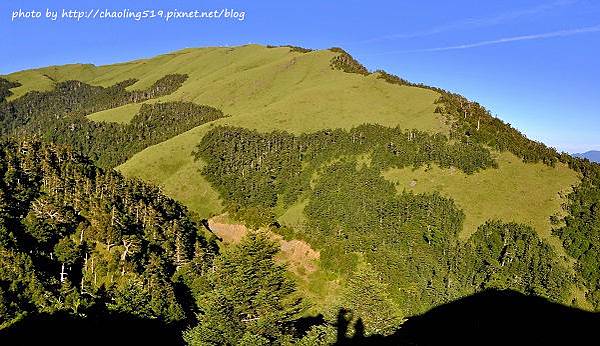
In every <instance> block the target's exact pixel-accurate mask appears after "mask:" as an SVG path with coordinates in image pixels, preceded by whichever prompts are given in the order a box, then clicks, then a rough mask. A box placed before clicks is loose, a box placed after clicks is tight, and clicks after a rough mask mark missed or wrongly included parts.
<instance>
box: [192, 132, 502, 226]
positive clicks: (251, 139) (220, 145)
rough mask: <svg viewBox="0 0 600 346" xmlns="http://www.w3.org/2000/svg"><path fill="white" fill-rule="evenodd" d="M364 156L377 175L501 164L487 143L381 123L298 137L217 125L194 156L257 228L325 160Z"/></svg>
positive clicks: (242, 216) (290, 198)
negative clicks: (399, 170) (431, 167)
mask: <svg viewBox="0 0 600 346" xmlns="http://www.w3.org/2000/svg"><path fill="white" fill-rule="evenodd" d="M361 154H364V155H368V156H369V157H370V165H371V166H372V167H374V169H376V170H379V171H381V170H383V169H386V168H390V167H398V168H401V167H411V166H412V167H420V166H422V165H429V164H437V165H439V166H441V167H450V166H453V167H457V168H459V169H461V170H462V171H464V172H465V173H468V174H470V173H473V172H476V171H478V170H480V169H486V168H489V167H495V166H496V163H495V162H494V160H493V158H492V157H491V153H490V152H489V150H487V149H486V148H484V147H483V146H481V145H474V144H465V143H461V142H450V141H449V140H448V139H447V138H446V137H445V136H443V135H441V134H437V135H429V134H427V133H424V132H420V131H406V130H402V129H400V128H387V127H383V126H379V125H361V126H358V127H355V128H353V129H351V130H348V131H345V130H341V129H337V130H323V131H319V132H315V133H309V134H303V135H300V136H294V135H292V134H289V133H286V132H281V131H275V132H272V133H266V134H263V133H259V132H257V131H254V130H249V129H244V128H235V127H216V128H214V129H213V130H211V131H210V132H209V133H208V134H206V135H205V136H204V137H203V139H202V141H201V143H200V144H199V145H198V148H197V151H196V152H195V155H196V157H197V158H201V159H203V160H205V162H206V163H207V165H206V166H205V168H204V170H203V174H204V175H205V176H206V177H207V179H208V180H209V181H210V182H211V183H212V184H213V185H214V186H215V187H216V188H217V189H218V190H219V192H220V193H221V196H223V197H224V199H225V201H226V204H227V207H228V210H229V211H230V212H232V213H233V214H236V215H238V218H240V219H243V220H245V221H246V222H248V223H249V225H250V226H253V227H256V226H259V225H262V224H269V223H270V222H272V221H274V219H273V216H272V213H269V212H268V211H269V209H271V208H274V207H275V206H277V205H278V203H282V204H283V205H290V204H291V203H293V202H295V201H296V200H297V199H298V197H299V196H301V195H303V194H304V193H305V192H307V191H308V190H309V185H310V181H311V177H312V175H313V173H314V172H316V171H317V170H318V169H319V168H320V167H321V166H322V165H323V164H324V163H327V162H329V161H331V160H335V159H337V158H339V157H341V156H357V155H361Z"/></svg>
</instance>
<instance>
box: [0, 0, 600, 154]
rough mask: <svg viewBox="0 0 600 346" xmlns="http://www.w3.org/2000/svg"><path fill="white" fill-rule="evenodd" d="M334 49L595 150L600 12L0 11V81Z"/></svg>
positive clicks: (564, 144) (534, 7)
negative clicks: (236, 54) (191, 53)
mask: <svg viewBox="0 0 600 346" xmlns="http://www.w3.org/2000/svg"><path fill="white" fill-rule="evenodd" d="M47 8H50V9H52V10H61V9H63V8H67V9H81V10H90V9H95V8H100V9H105V8H107V9H116V10H117V9H132V10H137V9H156V10H159V9H163V10H166V11H168V10H174V9H179V10H181V9H188V10H196V9H197V10H212V9H222V8H228V9H231V8H233V9H236V10H238V11H245V13H246V17H245V18H244V21H239V20H189V19H188V20H181V19H176V20H171V21H169V22H164V21H160V20H147V21H139V22H136V21H132V20H125V21H124V20H121V21H119V20H104V21H101V20H81V21H80V22H74V21H67V20H57V21H55V22H52V21H48V20H16V21H11V15H12V11H14V10H18V9H23V10H26V9H28V10H31V9H35V10H41V11H42V12H43V15H45V11H46V9H47ZM246 43H261V44H293V45H299V46H304V47H309V48H328V47H332V46H341V47H343V48H345V49H346V50H347V51H349V52H350V53H351V54H353V55H354V56H355V57H356V58H357V59H358V60H360V61H361V62H362V63H364V64H365V65H366V66H367V67H368V68H369V69H385V70H386V71H388V72H391V73H394V74H397V75H399V76H401V77H404V78H406V79H409V80H411V81H415V82H423V83H425V84H429V85H435V86H439V87H442V88H445V89H448V90H451V91H455V92H458V93H461V94H463V95H465V96H467V97H468V98H470V99H472V100H475V101H478V102H480V103H481V104H483V105H484V106H486V107H487V108H488V109H490V110H491V112H492V113H493V114H496V115H498V116H499V117H500V118H502V119H504V120H505V121H508V122H509V123H511V124H512V125H513V126H515V127H517V128H518V129H520V130H521V131H523V132H524V133H525V134H527V135H528V136H529V137H530V138H533V139H536V140H541V141H543V142H545V143H546V144H549V145H551V146H554V147H557V148H559V149H561V150H564V151H569V152H579V151H585V150H591V149H596V150H600V121H599V120H600V111H599V107H598V105H597V103H598V100H600V84H599V83H598V81H599V80H600V59H599V57H600V2H598V1H593V0H579V1H577V0H539V1H526V0H525V1H523V0H521V1H512V0H511V1H508V0H507V1H466V0H454V1H418V2H417V1H369V2H368V3H367V2H366V1H344V2H341V1H340V2H337V1H324V0H320V1H306V0H305V1H296V2H290V1H265V0H263V1H248V0H246V1H236V0H229V1H220V0H155V1H144V0H95V1H90V0H73V1H71V0H65V1H59V0H44V1H42V0H21V1H2V2H1V3H0V45H1V47H2V53H0V74H4V73H9V72H13V71H17V70H22V69H27V68H32V67H39V66H46V65H55V64H65V63H75V62H86V63H87V62H91V63H94V64H107V63H112V62H120V61H125V60H130V59H134V58H141V57H149V56H153V55H156V54H161V53H165V52H168V51H172V50H177V49H181V48H184V47H201V46H214V45H240V44H246Z"/></svg>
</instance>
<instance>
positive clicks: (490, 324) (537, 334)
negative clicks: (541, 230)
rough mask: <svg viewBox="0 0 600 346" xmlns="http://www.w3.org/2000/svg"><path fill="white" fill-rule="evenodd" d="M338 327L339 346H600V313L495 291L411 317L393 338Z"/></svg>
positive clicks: (356, 327)
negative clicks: (348, 333) (347, 331)
mask: <svg viewBox="0 0 600 346" xmlns="http://www.w3.org/2000/svg"><path fill="white" fill-rule="evenodd" d="M338 322H342V323H339V325H338V330H339V332H338V335H339V336H338V345H490V344H494V345H559V344H562V345H584V344H589V345H592V344H597V342H598V339H597V335H595V331H597V330H598V328H599V327H600V314H594V313H591V312H587V311H583V310H579V309H575V308H571V307H568V306H564V305H560V304H555V303H552V302H549V301H547V300H546V299H544V298H540V297H533V296H526V295H523V294H520V293H517V292H513V291H492V290H490V291H485V292H482V293H479V294H475V295H472V296H469V297H466V298H463V299H460V300H457V301H454V302H451V303H448V304H445V305H441V306H438V307H436V308H434V309H431V310H430V311H428V312H426V313H424V314H422V315H419V316H414V317H411V318H409V319H408V320H407V321H406V322H405V323H404V324H403V325H402V328H401V329H400V330H399V331H398V332H396V333H395V334H394V335H392V336H388V337H382V336H371V337H363V336H361V335H360V333H357V334H358V335H355V336H353V337H351V338H346V337H343V336H342V335H344V330H345V329H347V328H348V326H347V325H344V323H343V318H340V319H339V320H338ZM357 323H358V324H360V323H361V321H360V320H359V321H358V322H357ZM355 329H356V330H360V329H361V328H360V326H355Z"/></svg>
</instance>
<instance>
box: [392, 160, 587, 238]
mask: <svg viewBox="0 0 600 346" xmlns="http://www.w3.org/2000/svg"><path fill="white" fill-rule="evenodd" d="M498 163H499V166H500V167H499V169H496V170H485V171H482V172H478V173H475V174H472V175H466V174H464V173H462V172H460V171H458V170H455V169H441V168H438V167H432V168H430V169H426V168H420V169H417V170H412V169H409V168H404V169H390V170H388V171H387V172H385V173H384V177H385V178H386V179H389V180H391V181H393V182H396V183H397V186H396V188H397V189H398V190H399V191H403V190H410V191H414V192H416V193H422V192H433V191H439V192H441V193H443V194H444V195H447V196H448V197H451V198H452V199H454V200H455V201H456V203H457V204H458V205H459V207H460V208H461V209H463V210H464V212H465V214H466V215H465V223H464V225H463V231H462V232H461V233H460V237H461V238H462V239H467V238H469V237H470V236H471V235H472V234H473V233H474V232H475V231H476V230H477V227H478V226H479V225H481V224H483V223H484V222H485V221H486V220H489V219H501V220H504V221H512V222H519V223H524V224H528V225H530V226H532V227H534V228H535V229H536V230H538V233H539V234H540V235H542V237H543V238H545V239H546V240H549V241H552V239H553V237H552V234H551V232H550V231H551V228H552V225H551V223H550V216H552V215H553V214H554V213H556V211H557V210H560V206H561V203H563V200H562V198H561V196H565V195H567V194H568V193H569V192H571V191H570V190H571V189H570V188H567V189H565V186H571V185H576V184H577V183H578V181H579V178H578V176H577V174H576V173H575V172H574V171H572V170H570V169H569V168H568V167H566V166H565V165H563V164H559V165H558V166H557V167H548V166H546V165H544V164H541V163H536V164H525V163H523V162H522V161H521V160H519V159H518V158H517V157H515V156H514V155H513V154H510V153H503V154H500V155H499V157H498ZM565 183H566V184H567V185H565ZM533 201H535V202H534V203H532V202H533ZM555 245H557V246H558V247H560V243H555Z"/></svg>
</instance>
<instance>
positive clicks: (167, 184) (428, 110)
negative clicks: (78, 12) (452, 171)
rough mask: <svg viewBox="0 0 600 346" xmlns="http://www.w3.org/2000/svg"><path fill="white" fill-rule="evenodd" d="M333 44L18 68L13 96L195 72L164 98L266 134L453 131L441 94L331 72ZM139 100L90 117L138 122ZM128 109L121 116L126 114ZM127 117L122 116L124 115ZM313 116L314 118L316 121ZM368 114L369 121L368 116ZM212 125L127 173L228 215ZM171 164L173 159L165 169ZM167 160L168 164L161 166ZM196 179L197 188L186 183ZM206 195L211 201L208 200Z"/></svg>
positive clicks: (140, 158)
mask: <svg viewBox="0 0 600 346" xmlns="http://www.w3.org/2000/svg"><path fill="white" fill-rule="evenodd" d="M336 54H338V53H335V52H331V51H314V52H308V53H301V52H299V51H294V50H292V51H291V50H290V48H287V47H280V48H265V47H261V46H256V45H250V46H244V47H239V48H203V49H186V50H182V51H179V52H175V53H172V54H167V55H162V56H159V57H156V58H153V59H147V60H140V61H135V62H131V63H125V64H116V65H109V66H99V67H94V66H90V65H69V66H68V67H67V68H68V71H65V72H64V73H59V71H60V68H56V67H50V68H46V69H38V70H34V71H24V72H18V73H15V74H11V75H9V76H7V77H6V78H8V79H10V80H18V81H19V82H20V83H22V84H23V85H24V86H23V87H21V88H16V89H12V91H13V92H14V93H15V95H14V96H13V97H16V96H19V95H23V93H24V92H26V91H27V90H36V88H37V87H38V85H37V80H38V79H42V80H45V79H46V77H44V75H49V76H52V78H53V79H54V80H56V81H61V80H62V79H61V77H62V78H69V79H77V80H81V81H83V82H86V83H89V84H92V85H101V86H110V85H113V84H115V83H117V82H120V81H122V80H123V79H127V78H135V79H138V80H139V81H138V82H137V83H135V84H134V85H132V86H130V87H128V89H138V90H139V89H142V88H146V87H148V86H149V85H151V84H152V83H154V82H155V81H156V80H158V79H159V78H161V77H162V76H164V75H166V74H169V73H181V74H187V75H188V80H187V81H186V83H184V84H183V85H182V87H181V88H180V89H178V91H177V92H175V93H173V94H171V95H169V96H166V97H161V98H158V99H157V101H179V100H183V101H189V102H194V103H197V104H204V105H209V106H212V107H215V108H218V109H220V110H222V111H223V113H225V114H227V115H229V116H230V117H228V118H227V119H222V120H220V121H218V122H217V124H219V125H231V126H241V127H246V128H254V129H258V130H260V131H272V130H276V129H280V130H286V131H289V132H292V133H296V134H298V133H303V132H311V131H318V130H321V129H326V128H351V127H353V126H357V125H360V124H362V123H364V122H368V123H374V124H381V125H385V126H392V127H393V126H397V125H400V126H401V127H403V128H415V129H420V130H424V131H428V132H431V133H437V132H442V133H447V132H448V126H447V125H446V124H445V120H444V119H442V118H440V117H439V116H436V115H435V114H434V111H435V108H436V106H435V105H434V101H435V100H436V98H437V97H438V96H437V94H436V93H435V92H432V91H429V90H423V89H418V88H413V87H397V86H394V85H391V84H389V83H385V82H384V81H383V80H381V79H378V78H376V76H369V77H366V78H365V77H362V76H358V75H354V74H349V73H344V72H342V71H337V70H332V69H331V68H330V66H329V63H330V60H331V59H332V58H333V57H335V56H336ZM137 110H138V109H137V106H135V105H126V106H123V107H120V108H116V109H115V110H114V111H103V112H101V113H96V114H92V115H90V118H91V119H93V120H97V121H117V120H118V122H124V121H127V119H132V118H133V116H134V115H135V114H136V112H137ZM119 116H122V118H119ZM121 119H122V120H121ZM307 119H308V120H307ZM366 119H368V121H367V120H366ZM206 131H207V129H206V128H204V129H202V128H200V129H195V130H193V131H190V132H188V133H185V134H182V135H181V136H182V137H183V138H181V139H180V138H172V139H171V140H169V141H167V142H166V143H163V144H161V146H160V147H159V148H149V149H148V150H145V151H143V152H142V153H140V154H138V155H136V156H135V157H134V158H132V159H131V160H130V161H129V162H127V163H126V164H125V165H123V166H122V167H120V168H119V169H120V171H121V172H123V173H124V174H125V175H127V176H135V177H139V178H142V179H144V180H146V181H150V182H153V183H155V184H158V185H160V186H161V188H163V189H164V191H165V192H166V193H167V194H169V196H171V197H173V198H176V199H177V200H181V201H183V202H184V203H185V204H186V205H187V206H188V207H190V208H191V209H192V210H194V211H196V212H198V213H199V214H200V215H202V216H203V217H208V216H210V215H215V214H218V213H220V212H221V209H220V208H219V207H218V206H219V205H220V203H219V201H218V198H215V196H216V195H217V193H216V192H215V191H214V190H213V189H212V188H211V186H210V185H209V184H206V183H204V181H203V179H201V178H200V177H198V174H197V173H196V172H195V171H196V169H197V165H198V164H195V163H194V162H193V158H192V156H191V153H192V151H193V150H194V147H195V146H196V144H197V143H198V140H199V139H200V138H201V137H202V135H203V134H204V133H206ZM162 162H169V164H168V167H164V166H163V164H162ZM156 167H160V169H156ZM184 185H187V186H196V187H197V192H196V191H189V189H182V188H181V186H184ZM203 200H207V203H206V204H207V205H208V206H203V205H202V203H201V201H203Z"/></svg>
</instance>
